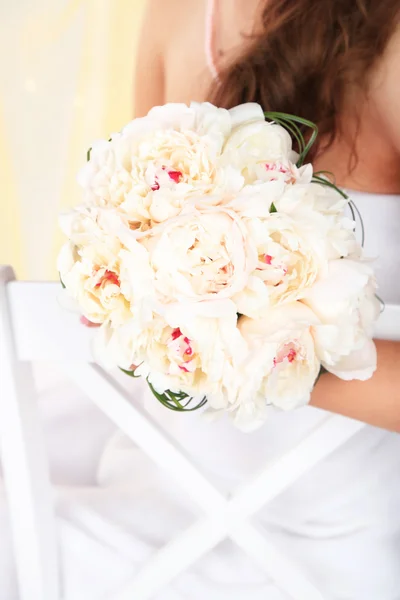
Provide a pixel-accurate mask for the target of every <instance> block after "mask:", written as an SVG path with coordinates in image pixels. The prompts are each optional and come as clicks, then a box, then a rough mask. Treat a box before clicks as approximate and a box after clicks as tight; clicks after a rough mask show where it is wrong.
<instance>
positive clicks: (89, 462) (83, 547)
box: [0, 193, 400, 600]
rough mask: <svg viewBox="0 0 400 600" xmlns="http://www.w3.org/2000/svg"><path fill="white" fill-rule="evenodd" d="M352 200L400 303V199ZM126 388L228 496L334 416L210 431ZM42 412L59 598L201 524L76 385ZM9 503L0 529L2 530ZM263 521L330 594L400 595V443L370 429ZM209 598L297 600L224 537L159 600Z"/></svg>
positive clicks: (0, 515) (279, 418)
mask: <svg viewBox="0 0 400 600" xmlns="http://www.w3.org/2000/svg"><path fill="white" fill-rule="evenodd" d="M352 197H353V199H354V200H355V202H356V204H357V206H358V208H359V209H360V211H361V213H362V216H363V220H364V226H365V230H366V243H365V247H366V253H367V254H368V255H369V256H379V259H378V261H377V276H378V281H379V286H380V289H379V293H380V296H381V297H382V298H383V299H384V300H385V301H386V302H387V303H390V304H398V305H400V258H399V257H400V252H399V250H400V247H399V242H398V232H399V228H400V227H399V223H400V197H398V196H379V195H372V194H361V193H352ZM46 378H47V375H46ZM122 381H123V382H124V383H125V385H127V386H132V385H133V388H132V397H133V398H134V401H135V402H138V401H141V400H143V401H144V402H145V404H146V406H148V408H149V410H150V411H151V412H152V413H153V415H155V416H156V418H158V419H160V422H161V423H162V424H163V426H165V427H166V428H167V429H168V430H169V431H170V432H171V433H172V435H174V436H175V438H176V439H177V440H178V441H179V443H180V444H182V446H183V447H184V448H185V451H186V453H187V454H190V455H191V456H192V457H193V458H194V459H195V460H196V462H197V464H198V465H200V466H201V467H202V469H203V471H204V472H205V473H206V475H207V476H208V477H209V478H210V479H211V480H212V482H213V483H215V484H216V485H218V486H219V487H220V488H221V489H223V490H224V491H226V492H230V491H234V490H235V488H237V487H238V486H239V485H240V484H241V483H243V482H244V481H245V480H246V479H247V478H248V477H251V475H252V474H253V473H254V472H255V471H257V470H258V469H259V468H260V467H262V466H264V465H265V464H266V462H269V461H271V460H273V459H274V458H275V457H277V456H279V455H280V454H282V453H283V452H284V451H285V450H287V449H289V448H290V447H292V446H293V445H294V444H295V442H296V440H300V439H302V438H303V437H305V436H306V435H307V433H308V432H309V431H311V429H312V428H314V427H315V425H316V424H318V423H319V422H320V421H321V419H323V418H324V416H325V413H324V412H323V411H320V410H317V409H314V408H311V407H305V408H302V409H299V410H297V411H295V412H291V413H280V414H277V415H276V416H274V417H272V418H271V419H270V420H269V421H268V422H267V423H266V424H265V425H264V426H263V427H262V428H261V429H260V430H258V431H256V432H255V433H252V434H244V433H241V432H238V431H236V430H234V429H233V428H232V426H231V424H230V423H229V422H227V421H219V422H216V423H213V424H208V423H207V424H206V423H205V422H203V420H202V419H201V418H199V416H198V415H196V414H192V415H179V414H175V413H170V412H169V411H166V410H165V409H164V408H162V407H161V406H159V405H158V404H157V403H156V401H155V400H153V398H152V397H151V396H150V395H149V394H148V392H147V391H146V388H145V386H144V385H143V383H142V382H140V381H131V380H130V379H129V378H126V379H123V380H122ZM41 407H42V410H43V413H44V415H45V423H46V432H47V437H48V444H49V452H50V455H51V460H52V471H53V477H54V480H55V482H56V484H57V490H58V497H59V501H58V507H57V511H58V524H59V531H60V544H61V557H62V568H63V572H64V576H63V580H64V596H63V600H100V599H103V598H107V597H108V594H110V593H112V592H115V591H116V590H118V589H120V588H121V587H123V585H124V584H125V583H126V582H127V581H129V579H130V578H131V577H132V575H134V574H135V572H137V570H138V568H140V566H141V565H142V564H143V562H144V561H145V560H146V558H147V557H148V556H149V555H150V554H151V553H152V552H153V551H154V549H156V548H158V547H160V546H161V545H163V544H165V543H166V542H167V541H168V540H169V539H170V538H171V537H173V536H174V535H175V534H176V533H177V532H179V531H180V530H182V529H183V528H185V527H186V526H188V525H189V524H190V523H191V522H192V521H193V520H194V518H195V516H196V514H195V508H193V507H192V506H191V504H190V501H189V500H187V499H186V498H185V497H184V495H182V494H181V493H180V490H179V489H177V487H176V485H175V484H173V483H172V482H171V481H170V480H169V479H168V478H167V477H166V476H165V475H164V474H163V473H161V472H159V470H158V469H157V468H156V467H155V466H154V465H153V464H152V462H151V461H150V459H148V458H147V457H146V456H145V455H143V453H142V452H141V451H140V450H138V449H136V448H135V447H134V446H133V445H132V443H131V442H130V441H129V440H127V438H125V437H124V436H123V435H121V434H120V433H118V432H116V431H115V430H114V428H113V427H112V426H111V425H110V424H109V423H108V421H107V419H106V418H105V417H103V416H102V415H100V413H99V412H98V411H97V410H96V409H95V408H93V407H92V406H91V405H90V404H89V403H88V401H87V400H86V399H85V398H82V396H81V395H79V393H77V392H76V390H74V389H73V388H72V386H70V385H69V384H67V383H63V384H62V385H61V383H57V384H55V383H54V384H53V385H50V384H47V388H46V390H44V391H43V395H42V400H41ZM2 506H3V508H1V512H0V527H1V528H2V529H1V532H2V531H3V530H5V531H6V516H5V508H4V503H3V505H2ZM256 521H257V522H258V524H259V526H261V528H262V529H263V530H264V533H265V535H266V537H268V539H269V540H270V541H272V542H273V543H274V544H276V545H277V547H279V548H280V549H281V550H282V552H283V553H284V554H285V555H286V556H287V557H290V558H291V559H292V560H293V561H294V562H296V563H297V564H298V565H299V567H301V569H302V571H303V572H304V573H305V575H307V577H308V579H309V580H310V581H312V582H313V583H314V585H315V586H316V587H317V588H318V589H319V590H320V591H321V594H322V596H323V598H326V599H327V600H399V599H400V436H399V435H397V434H393V433H389V432H386V431H383V430H380V429H376V428H373V427H369V426H365V427H364V428H363V429H361V431H360V432H359V433H358V434H356V435H355V436H354V437H353V438H351V439H350V440H349V441H348V442H347V443H346V444H345V445H343V446H341V447H340V448H339V449H338V450H336V451H335V452H334V453H332V454H331V455H330V456H329V457H328V458H327V459H325V460H323V461H321V462H320V463H318V464H317V465H316V466H315V467H314V468H312V469H311V470H310V471H309V472H308V473H307V474H305V475H304V476H302V477H301V478H300V479H298V480H297V482H296V483H295V484H294V485H292V486H291V487H289V488H288V489H286V491H284V492H283V493H281V494H280V495H279V496H277V497H276V498H275V499H274V500H272V501H271V502H270V503H269V504H268V505H267V506H266V507H265V509H264V510H262V511H260V513H259V514H258V515H257V517H256ZM7 544H8V537H7V535H3V534H1V535H0V557H1V560H0V600H17V593H16V588H15V576H14V572H13V566H12V561H11V559H10V554H9V551H7ZM206 599H207V600H225V599H229V600H266V599H268V600H290V597H289V596H288V595H287V594H286V593H284V592H283V591H282V590H280V589H279V587H277V585H276V584H275V583H274V582H273V581H272V580H270V579H269V578H268V576H267V575H265V573H264V572H262V571H261V570H259V569H258V568H257V567H255V566H254V564H253V563H252V562H251V560H250V559H249V558H247V556H246V555H245V554H244V553H242V551H241V550H239V549H238V548H236V547H235V546H234V545H233V543H231V542H229V541H226V542H224V543H222V544H220V545H219V546H217V548H216V549H215V550H214V551H212V552H211V553H210V554H208V555H207V556H205V557H204V558H202V559H201V560H200V561H199V562H198V563H197V565H196V567H192V568H191V569H190V570H189V571H187V572H186V573H185V574H183V575H181V576H179V577H178V578H177V579H176V580H175V581H174V582H173V583H172V584H170V585H169V587H168V588H167V590H165V592H163V593H161V594H159V595H158V596H157V598H156V600H206ZM137 600H139V599H137ZM304 600H307V599H306V598H305V599H304Z"/></svg>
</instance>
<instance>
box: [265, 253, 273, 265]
mask: <svg viewBox="0 0 400 600" xmlns="http://www.w3.org/2000/svg"><path fill="white" fill-rule="evenodd" d="M264 260H265V262H266V264H267V265H272V256H271V255H270V254H264Z"/></svg>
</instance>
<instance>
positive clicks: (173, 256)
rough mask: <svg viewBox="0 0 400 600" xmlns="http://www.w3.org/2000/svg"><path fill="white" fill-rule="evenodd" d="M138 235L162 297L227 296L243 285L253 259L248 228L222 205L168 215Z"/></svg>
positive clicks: (191, 298)
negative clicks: (168, 216) (144, 235)
mask: <svg viewBox="0 0 400 600" xmlns="http://www.w3.org/2000/svg"><path fill="white" fill-rule="evenodd" d="M141 241H142V243H143V244H144V245H145V246H146V248H147V249H148V251H149V254H150V262H151V266H152V269H153V271H154V286H155V289H156V291H157V293H158V296H159V298H160V299H162V300H163V301H165V302H171V301H182V300H192V301H204V300H209V299H214V300H215V299H218V298H231V297H232V296H233V295H234V294H236V293H238V292H239V291H240V290H242V289H243V288H244V287H245V286H246V285H247V281H248V275H249V272H250V271H251V270H252V269H253V268H254V267H255V264H256V256H255V255H254V252H253V253H252V252H251V250H252V248H253V245H252V243H251V240H250V238H249V236H248V232H247V230H246V229H245V228H244V226H243V224H242V222H241V220H240V219H239V218H238V216H237V215H236V214H235V213H234V212H232V211H229V210H227V209H224V207H218V208H212V207H211V208H209V209H208V210H207V211H205V212H198V211H195V212H194V213H190V214H188V215H181V216H180V217H176V218H175V219H170V220H169V221H167V222H166V223H165V224H163V226H161V227H159V228H156V229H153V230H152V231H151V232H150V235H149V236H147V237H141Z"/></svg>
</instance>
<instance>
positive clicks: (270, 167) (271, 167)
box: [265, 162, 289, 173]
mask: <svg viewBox="0 0 400 600" xmlns="http://www.w3.org/2000/svg"><path fill="white" fill-rule="evenodd" d="M265 169H266V171H278V173H288V172H289V169H288V168H287V167H285V166H284V165H282V163H276V162H272V163H265Z"/></svg>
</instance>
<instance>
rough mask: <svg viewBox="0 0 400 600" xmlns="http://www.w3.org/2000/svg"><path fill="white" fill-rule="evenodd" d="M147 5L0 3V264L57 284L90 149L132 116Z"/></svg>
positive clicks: (62, 0)
mask: <svg viewBox="0 0 400 600" xmlns="http://www.w3.org/2000/svg"><path fill="white" fill-rule="evenodd" d="M144 4H145V0H0V39H1V41H2V52H1V58H0V67H1V68H0V182H1V185H0V264H1V263H9V264H12V265H14V266H15V268H16V270H17V274H18V276H19V277H20V278H29V279H49V278H56V276H57V274H56V270H55V260H56V255H57V251H58V249H59V247H60V245H61V243H62V241H63V238H62V234H60V233H59V232H58V229H57V215H58V213H59V212H60V211H61V210H62V209H65V208H67V207H70V206H73V205H74V204H76V203H77V202H78V201H79V197H80V196H79V189H78V187H77V185H76V183H75V177H76V173H77V171H78V169H79V168H80V166H81V165H82V164H83V162H84V161H85V154H86V149H87V148H88V146H89V145H90V142H91V141H93V140H94V139H97V138H99V137H104V136H107V135H108V134H109V133H111V132H113V131H117V130H119V129H120V128H121V126H122V125H123V124H124V123H126V122H127V121H128V120H129V119H130V118H131V116H132V113H133V101H132V91H133V85H132V84H133V70H134V61H135V51H136V43H137V38H138V34H139V31H140V24H141V18H142V14H143V8H144Z"/></svg>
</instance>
